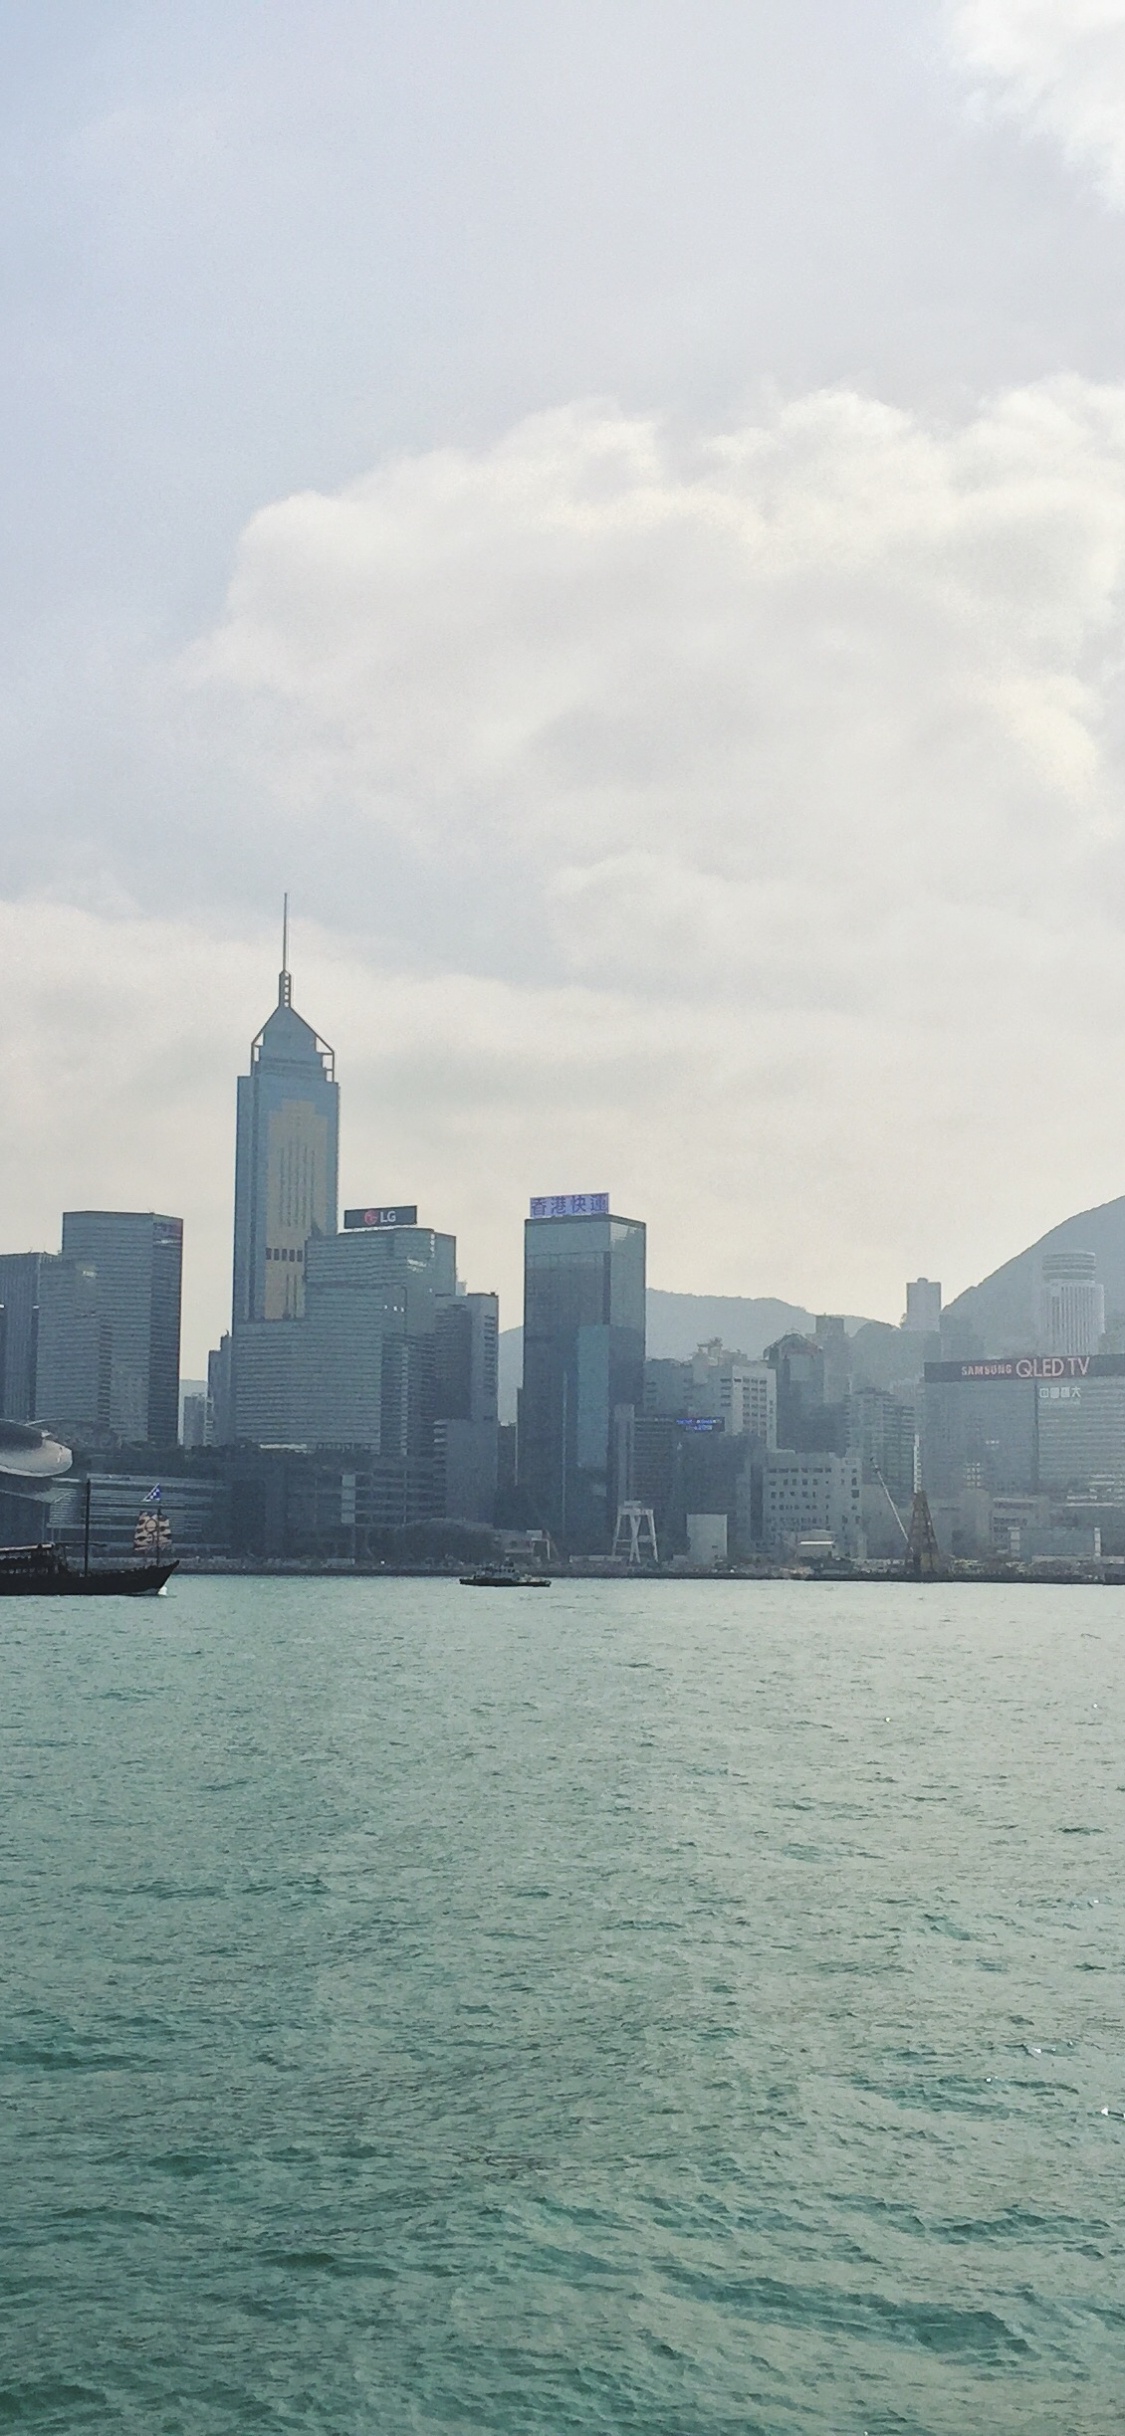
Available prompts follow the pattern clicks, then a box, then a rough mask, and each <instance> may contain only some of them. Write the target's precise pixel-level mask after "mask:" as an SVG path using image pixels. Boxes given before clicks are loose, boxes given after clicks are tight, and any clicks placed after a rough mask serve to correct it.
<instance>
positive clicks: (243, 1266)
mask: <svg viewBox="0 0 1125 2436" xmlns="http://www.w3.org/2000/svg"><path fill="white" fill-rule="evenodd" d="M339 1102H340V1092H339V1085H338V1083H337V1081H336V1060H335V1055H334V1052H333V1051H332V1050H331V1049H330V1048H329V1046H328V1044H327V1042H326V1041H323V1040H321V1039H320V1037H319V1035H318V1034H317V1033H316V1032H315V1031H314V1030H313V1027H312V1025H311V1024H309V1023H306V1022H305V1020H304V1018H303V1016H300V1015H298V1013H297V1011H296V1009H295V1007H294V1005H293V986H292V980H291V976H290V972H289V900H288V897H287V898H286V900H285V913H284V917H283V921H282V934H281V971H280V973H279V975H278V984H277V1005H276V1007H275V1008H274V1010H273V1013H272V1015H271V1016H269V1018H268V1019H267V1021H266V1022H265V1023H264V1024H263V1026H262V1029H261V1031H260V1032H259V1033H258V1036H257V1038H256V1040H254V1041H253V1042H252V1043H251V1048H250V1072H249V1074H241V1075H240V1076H239V1078H238V1128H237V1141H236V1151H235V1173H234V1328H235V1331H236V1333H237V1330H238V1328H239V1327H240V1325H241V1324H242V1323H243V1322H245V1321H248V1320H282V1319H299V1318H300V1317H301V1315H302V1313H303V1311H304V1308H305V1251H306V1247H307V1245H308V1243H309V1241H310V1238H311V1237H312V1236H314V1235H334V1234H335V1232H336V1201H337V1180H336V1179H337V1165H338V1159H339V1135H340V1106H339Z"/></svg>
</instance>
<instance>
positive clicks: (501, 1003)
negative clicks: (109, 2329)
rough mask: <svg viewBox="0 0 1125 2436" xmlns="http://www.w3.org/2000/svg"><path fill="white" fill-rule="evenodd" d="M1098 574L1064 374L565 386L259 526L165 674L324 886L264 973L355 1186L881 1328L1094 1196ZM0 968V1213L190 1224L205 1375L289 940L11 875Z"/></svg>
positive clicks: (1108, 404) (1124, 996) (1100, 917)
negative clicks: (663, 391)
mask: <svg viewBox="0 0 1125 2436" xmlns="http://www.w3.org/2000/svg"><path fill="white" fill-rule="evenodd" d="M1123 578H1125V390H1122V389H1118V388H1106V387H1102V388H1097V387H1093V386H1091V385H1089V384H1084V383H1082V382H1080V381H1077V380H1074V379H1071V380H1066V381H1059V382H1056V383H1053V384H1047V385H1043V386H1040V387H1037V388H1033V389H1029V390H1026V391H1023V392H1020V393H1016V394H1012V395H1008V396H1005V397H1001V398H999V399H997V400H995V401H993V402H992V403H990V404H989V405H987V406H986V407H983V408H982V409H981V410H980V412H979V413H978V414H977V415H976V416H975V417H973V418H972V419H970V420H969V421H968V422H967V423H965V424H963V425H961V426H959V427H956V428H954V427H950V428H938V427H936V426H927V425H926V424H924V423H923V422H921V421H919V420H917V419H912V418H910V417H908V416H906V415H904V414H902V413H899V412H895V411H892V410H891V409H889V408H887V407H885V406H883V405H880V404H878V403H874V402H872V401H870V400H868V399H863V398H861V397H858V396H854V395H850V394H845V393H830V394H826V395H815V396H810V397H806V398H804V399H800V400H797V401H795V402H792V403H790V404H788V405H781V404H779V405H777V406H776V407H774V408H773V409H772V410H771V411H770V412H769V413H768V414H766V413H763V414H762V415H761V417H760V418H759V419H758V420H756V421H754V422H748V423H746V424H745V425H744V426H742V427H740V428H739V429H737V430H734V431H729V432H727V433H725V434H722V435H719V436H713V435H712V436H710V437H708V436H699V435H692V434H691V433H686V432H684V431H682V430H681V431H678V432H676V431H671V430H668V429H665V428H663V427H662V426H660V425H659V424H657V423H655V422H652V421H648V420H643V419H636V418H627V417H624V416H622V415H620V414H617V413H615V412H614V411H612V410H611V409H609V408H604V407H600V408H595V407H574V408H572V409H570V410H569V411H567V412H565V413H560V414H554V415H548V416H543V417H539V418H535V419H533V420H531V421H528V422H525V423H523V424H521V425H519V426H518V427H517V428H516V429H515V430H514V431H513V432H511V433H510V434H509V435H508V436H507V438H505V439H504V440H503V441H502V442H501V443H499V444H498V445H497V446H496V447H494V448H492V449H489V450H483V451H481V452H479V453H476V454H470V453H468V452H461V451H451V450H443V451H440V452H433V453H427V454H422V455H418V456H415V457H412V458H402V459H399V460H397V461H395V462H393V463H390V464H387V465H385V466H383V467H381V468H379V469H377V470H376V471H375V472H374V473H372V474H371V475H370V476H368V477H367V478H366V479H365V480H364V481H362V482H360V483H356V484H354V485H352V486H350V487H349V488H347V489H346V490H343V491H341V492H339V493H337V494H334V495H331V496H320V495H317V494H306V495H303V496H302V497H300V498H296V499H289V500H284V501H281V502H279V503H277V504H276V505H275V506H273V507H271V508H269V509H267V510H265V511H264V512H263V513H262V514H261V515H259V516H257V517H256V518H255V519H254V520H253V522H252V523H251V524H250V526H249V527H248V528H247V531H246V533H245V534H244V536H243V540H242V543H241V546H240V549H239V553H238V560H237V565H236V569H235V575H234V581H233V585H232V590H231V596H230V601H229V606H228V609H227V612H226V614H225V616H224V618H223V619H222V621H221V623H220V624H219V626H218V627H217V629H216V631H215V632H214V633H213V634H212V635H210V636H209V637H207V638H206V639H205V640H204V641H202V642H201V643H200V644H199V645H198V646H197V647H196V649H195V650H194V652H193V653H192V654H191V656H190V659H189V662H188V664H187V665H186V667H185V668H184V669H183V670H182V672H181V675H182V681H183V684H184V686H185V688H186V690H187V692H188V694H189V696H190V700H191V706H192V708H191V717H192V721H193V723H194V725H195V726H196V728H197V729H198V732H199V734H200V736H201V738H203V740H204V743H205V747H206V751H207V753H208V754H209V756H210V758H211V762H212V765H213V766H214V767H216V768H219V767H223V766H225V767H226V768H227V769H228V771H233V770H235V769H238V770H240V771H242V772H244V773H245V775H246V779H247V784H248V785H249V786H251V787H252V788H253V791H254V797H255V800H256V802H257V803H259V804H264V805H265V806H266V807H267V808H269V807H272V810H271V811H270V812H269V817H268V818H266V819H261V820H260V821H259V826H258V829H257V832H256V835H257V837H258V839H259V841H260V844H261V846H262V849H263V850H264V849H265V847H266V846H267V845H268V850H269V852H270V854H271V855H272V857H273V858H274V859H275V862H276V867H277V868H278V870H279V871H281V870H284V868H285V863H286V858H287V856H288V855H289V853H290V852H291V850H293V849H294V847H295V843H296V841H297V840H298V839H300V838H301V837H306V838H307V837H309V836H311V837H312V838H313V839H314V840H315V844H316V851H317V853H318V855H319V858H320V862H321V865H322V868H323V872H324V875H325V888H326V891H327V892H328V893H329V894H331V892H332V889H333V888H335V890H336V901H337V902H338V903H339V905H340V906H341V907H342V908H343V916H342V920H341V924H340V928H339V930H338V931H337V932H336V933H335V934H333V933H332V931H331V930H330V929H329V928H328V927H327V926H326V927H325V928H324V929H323V930H322V931H321V932H319V933H314V932H312V931H311V930H310V929H309V927H308V926H307V925H306V926H305V929H304V931H303V932H302V933H301V934H300V936H299V946H298V953H297V998H298V1002H299V1004H300V1005H301V1007H302V1009H303V1011H304V1012H306V1013H307V1014H309V1015H310V1016H311V1017H312V1018H313V1019H314V1020H315V1021H316V1022H317V1023H318V1024H319V1025H320V1027H321V1028H322V1030H323V1031H324V1032H325V1033H326V1035H327V1036H328V1037H329V1038H330V1039H332V1040H333V1041H334V1043H335V1046H336V1049H337V1052H338V1057H339V1070H340V1076H341V1082H342V1085H343V1091H344V1174H343V1185H344V1192H345V1195H346V1197H348V1198H355V1199H372V1198H374V1199H384V1198H385V1199H391V1200H394V1199H398V1198H405V1197H409V1198H411V1199H415V1198H416V1199H417V1200H418V1201H419V1203H420V1204H421V1205H422V1206H423V1207H424V1209H425V1210H426V1213H427V1215H428V1216H430V1217H432V1218H433V1219H434V1220H435V1221H437V1222H438V1223H443V1224H446V1225H449V1226H452V1227H453V1228H455V1230H456V1231H457V1233H458V1235H459V1237H460V1239H461V1245H462V1265H463V1268H464V1270H465V1272H466V1273H467V1274H468V1275H469V1276H470V1277H472V1278H473V1279H474V1280H475V1282H477V1283H478V1284H490V1285H491V1284H495V1285H498V1286H499V1287H500V1289H501V1291H502V1293H503V1294H504V1296H505V1298H506V1308H505V1318H506V1320H509V1321H510V1320H513V1319H515V1318H516V1317H517V1316H518V1271H519V1222H520V1218H521V1215H522V1210H523V1207H524V1205H525V1199H526V1195H527V1194H528V1193H530V1192H533V1191H537V1190H555V1189H567V1188H574V1189H583V1188H596V1187H599V1186H603V1185H607V1184H608V1185H609V1186H610V1187H611V1188H612V1190H613V1192H614V1195H615V1198H616V1199H617V1200H618V1201H619V1203H621V1204H622V1205H624V1206H625V1207H627V1208H631V1209H633V1210H635V1211H636V1212H638V1213H639V1214H641V1215H645V1216H647V1217H648V1218H649V1219H650V1222H651V1237H650V1240H651V1264H652V1273H653V1276H654V1279H655V1281H656V1282H658V1283H661V1284H665V1285H675V1286H680V1287H685V1286H694V1287H696V1288H698V1289H700V1290H707V1289H710V1290H713V1291H727V1292H738V1291H744V1292H766V1291H773V1292H779V1293H783V1294H786V1295H789V1296H791V1297H792V1298H793V1299H797V1300H807V1301H811V1302H815V1303H818V1304H820V1305H821V1306H822V1307H827V1308H850V1309H863V1308H867V1309H869V1310H874V1311H882V1312H884V1313H886V1314H889V1315H891V1316H895V1315H897V1311H898V1309H899V1308H900V1306H901V1288H902V1279H903V1277H904V1276H905V1275H906V1274H907V1273H915V1272H916V1271H917V1270H918V1269H924V1270H926V1271H928V1272H929V1273H930V1274H934V1273H943V1274H944V1278H945V1282H946V1284H947V1287H949V1288H951V1289H953V1288H956V1287H957V1286H959V1285H961V1284H964V1283H967V1282H968V1281H969V1280H970V1279H971V1278H972V1277H973V1276H975V1275H979V1274H980V1273H981V1272H982V1271H983V1270H984V1269H985V1268H987V1267H988V1266H990V1265H992V1264H993V1262H994V1261H996V1260H998V1259H1000V1258H1002V1257H1004V1256H1005V1255H1006V1254H1007V1253H1008V1252H1010V1251H1011V1250H1013V1249H1015V1248H1017V1247H1018V1246H1019V1244H1020V1243H1021V1242H1023V1241H1024V1240H1026V1239H1028V1237H1029V1236H1031V1235H1032V1234H1034V1233H1036V1232H1038V1231H1039V1230H1040V1229H1041V1228H1042V1227H1043V1226H1045V1225H1047V1224H1048V1223H1050V1222H1051V1221H1052V1220H1054V1219H1055V1218H1057V1217H1059V1216H1061V1215H1062V1214H1064V1212H1065V1211H1066V1209H1067V1208H1068V1207H1074V1206H1080V1205H1081V1204H1082V1203H1083V1202H1084V1201H1086V1200H1096V1199H1099V1198H1104V1197H1106V1196H1107V1195H1108V1194H1110V1193H1112V1192H1114V1191H1116V1190H1117V1189H1119V1187H1120V1185H1121V1183H1122V1181H1123V1179H1122V1173H1121V1166H1120V1159H1119V1154H1118V1150H1117V1143H1116V1129H1115V1128H1113V1127H1112V1126H1108V1127H1107V1125H1106V1122H1105V1117H1106V1111H1107V1109H1108V1108H1109V1107H1111V1106H1112V1105H1113V1104H1114V1102H1113V1093H1112V1089H1111V1088H1110V1078H1111V1077H1112V1076H1114V1075H1115V1074H1116V1072H1117V1071H1118V1070H1119V1068H1120V1064H1121V1061H1122V1057H1123V1055H1125V987H1123V984H1122V979H1121V958H1120V949H1119V931H1120V914H1121V910H1122V907H1123V905H1125V871H1123V864H1122V840H1121V803H1122V778H1123V775H1125V773H1123V768H1122V763H1123V758H1125V755H1123V742H1125V738H1123V729H1122V721H1121V714H1120V710H1119V707H1118V705H1119V698H1120V670H1121V664H1122V657H1123V645H1125V633H1123V622H1122V583H1123ZM391 860H394V861H395V864H396V868H397V870H398V872H399V880H398V883H397V885H398V896H397V899H396V903H397V904H398V906H399V908H400V914H399V917H397V919H398V930H397V934H396V936H395V937H394V939H393V942H392V945H393V954H391V955H389V956H382V955H379V954H376V953H375V952H374V951H373V948H372V939H373V937H374V935H375V933H376V931H377V929H378V925H379V920H380V907H379V896H380V887H381V875H382V872H383V869H384V867H385V866H386V865H387V864H388V863H389V862H390V861H391ZM403 875H405V876H403ZM435 875H436V877H435ZM438 881H440V883H441V885H442V886H443V887H444V888H445V889H446V891H447V895H448V897H449V899H450V900H451V901H452V902H453V903H454V904H455V905H456V907H457V908H458V909H459V912H460V916H461V929H460V935H459V936H456V935H455V936H454V939H453V945H452V946H450V944H449V938H448V936H446V937H445V938H444V940H443V941H438V940H437V939H436V938H435V936H434V935H432V932H431V928H430V926H429V920H428V913H427V907H428V906H429V904H430V902H431V894H430V893H428V892H432V888H433V886H435V885H437V882H438ZM419 908H420V909H421V910H420V911H419V910H418V909H419ZM402 909H405V910H402ZM382 918H383V922H384V928H386V927H387V920H388V918H387V917H386V916H385V914H384V916H383V917H382ZM0 951H2V952H4V953H5V956H6V959H7V969H8V971H9V973H10V974H11V976H12V980H11V991H10V996H11V1000H12V1003H13V1004H14V1006H15V1007H16V1008H17V1009H18V1013H17V1015H16V1016H15V1018H14V1020H13V1024H12V1028H11V1035H10V1042H9V1054H8V1056H7V1059H6V1061H5V1064H4V1068H3V1073H4V1077H5V1080H4V1085H3V1091H2V1094H0V1099H2V1104H0V1124H2V1125H3V1127H4V1129H5V1139H6V1140H7V1141H8V1142H9V1143H10V1144H15V1145H18V1146H19V1148H20V1157H19V1158H18V1159H17V1160H15V1161H13V1174H14V1175H15V1177H16V1178H17V1181H16V1183H15V1184H14V1186H13V1189H12V1193H11V1194H10V1196H9V1205H8V1216H7V1230H8V1240H9V1241H19V1240H21V1239H23V1240H30V1239H35V1238H38V1239H39V1240H41V1241H50V1240H53V1233H52V1229H53V1224H54V1221H55V1214H56V1213H57V1211H58V1209H59V1208H61V1207H62V1206H63V1205H64V1204H67V1203H69V1204H74V1203H76V1202H79V1201H81V1202H86V1203H89V1202H93V1201H97V1200H99V1199H106V1200H110V1201H113V1202H116V1203H118V1204H119V1205H121V1204H125V1203H128V1202H134V1203H139V1204H141V1205H150V1204H151V1203H153V1202H154V1201H155V1202H158V1203H163V1204H164V1205H166V1206H171V1207H172V1208H175V1209H181V1210H183V1213H184V1215H185V1217H187V1218H188V1220H189V1239H188V1240H189V1283H190V1307H191V1311H192V1321H191V1335H190V1340H189V1342H190V1346H191V1353H190V1357H189V1358H190V1360H191V1362H192V1364H193V1366H194V1363H195V1362H197V1361H198V1358H199V1353H200V1351H201V1350H202V1349H203V1347H204V1345H205V1342H206V1340H207V1338H209V1337H214V1335H215V1334H216V1333H217V1331H218V1328H219V1327H220V1325H221V1324H222V1321H223V1317H224V1313H225V1309H226V1304H227V1293H228V1277H229V1228H230V1174H231V1151H232V1132H233V1091H232V1084H233V1075H234V1073H235V1071H236V1070H237V1068H238V1066H239V1065H240V1064H241V1063H242V1062H243V1061H244V1058H245V1052H246V1047H247V1044H248V1041H249V1038H250V1035H251V1033H252V1032H253V1031H254V1030H255V1029H256V1028H257V1025H258V1024H259V1022H260V1021H261V1019H262V1017H263V1015H264V1014H265V1013H266V1011H267V1009H268V1005H269V1002H270V997H271V990H272V965H273V959H274V950H273V948H272V945H270V944H269V943H266V944H262V943H260V942H257V941H253V942H246V941H239V940H231V939H227V940H219V941H217V942H216V941H208V939H207V938H206V936H205V934H204V931H203V929H202V927H194V926H192V925H191V924H189V923H187V922H186V921H181V922H169V923H165V924H150V923H147V922H145V921H143V920H141V919H140V918H139V917H128V916H126V915H124V914H121V913H119V912H116V911H115V910H114V908H113V907H112V906H109V907H108V909H107V910H106V911H105V912H103V913H102V914H101V915H100V916H98V917H97V918H95V917H94V916H93V915H90V914H82V915H80V914H78V913H75V912H71V911H68V910H67V909H66V908H65V907H57V906H56V907H47V906H34V905H32V906H24V907H21V908H9V909H7V910H6V911H5V910H4V909H0ZM48 1077H50V1088H49V1089H47V1088H46V1081H47V1078H48Z"/></svg>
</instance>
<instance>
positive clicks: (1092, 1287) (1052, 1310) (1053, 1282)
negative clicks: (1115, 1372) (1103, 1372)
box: [1040, 1252, 1105, 1353]
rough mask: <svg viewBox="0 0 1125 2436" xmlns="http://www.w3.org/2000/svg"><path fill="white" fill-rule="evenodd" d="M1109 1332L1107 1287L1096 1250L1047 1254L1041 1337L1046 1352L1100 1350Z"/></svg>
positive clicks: (1045, 1256)
mask: <svg viewBox="0 0 1125 2436" xmlns="http://www.w3.org/2000/svg"><path fill="white" fill-rule="evenodd" d="M1104 1334H1105V1288H1104V1286H1100V1285H1099V1284H1098V1264H1097V1259H1096V1257H1095V1255H1094V1253H1093V1252H1047V1253H1045V1254H1044V1258H1043V1278H1042V1290H1041V1307H1040V1338H1041V1341H1042V1345H1043V1350H1044V1352H1045V1353H1097V1351H1098V1348H1099V1346H1100V1344H1101V1341H1102V1337H1103V1336H1104Z"/></svg>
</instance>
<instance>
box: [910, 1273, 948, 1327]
mask: <svg viewBox="0 0 1125 2436" xmlns="http://www.w3.org/2000/svg"><path fill="white" fill-rule="evenodd" d="M902 1324H903V1327H904V1328H906V1329H908V1330H909V1333H910V1334H911V1336H940V1334H941V1286H940V1284H939V1283H938V1281H937V1279H936V1278H933V1277H912V1278H911V1279H910V1281H909V1283H908V1285H907V1288H906V1317H905V1319H904V1320H903V1323H902Z"/></svg>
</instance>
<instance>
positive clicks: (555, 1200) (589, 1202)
mask: <svg viewBox="0 0 1125 2436" xmlns="http://www.w3.org/2000/svg"><path fill="white" fill-rule="evenodd" d="M530 1214H531V1216H532V1217H533V1218H608V1216H609V1194H608V1193H541V1194H540V1195H539V1197H538V1199H537V1200H534V1201H533V1202H532V1204H531V1213H530Z"/></svg>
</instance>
